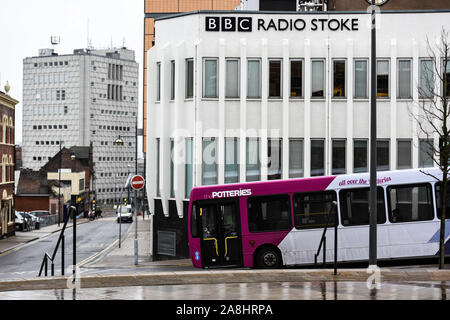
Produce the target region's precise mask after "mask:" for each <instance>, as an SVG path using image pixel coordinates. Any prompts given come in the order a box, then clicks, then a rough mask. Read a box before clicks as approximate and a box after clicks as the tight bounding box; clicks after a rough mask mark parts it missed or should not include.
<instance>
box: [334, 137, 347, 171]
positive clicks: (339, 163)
mask: <svg viewBox="0 0 450 320" xmlns="http://www.w3.org/2000/svg"><path fill="white" fill-rule="evenodd" d="M332 157H333V164H332V174H345V173H346V172H347V171H346V166H345V158H346V157H345V140H333V154H332Z"/></svg>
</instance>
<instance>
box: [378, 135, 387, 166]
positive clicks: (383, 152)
mask: <svg viewBox="0 0 450 320" xmlns="http://www.w3.org/2000/svg"><path fill="white" fill-rule="evenodd" d="M386 170H389V141H377V171H386Z"/></svg>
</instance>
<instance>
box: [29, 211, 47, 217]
mask: <svg viewBox="0 0 450 320" xmlns="http://www.w3.org/2000/svg"><path fill="white" fill-rule="evenodd" d="M28 213H29V214H32V215H33V216H36V217H42V216H49V215H50V212H49V211H45V210H36V211H30V212H28Z"/></svg>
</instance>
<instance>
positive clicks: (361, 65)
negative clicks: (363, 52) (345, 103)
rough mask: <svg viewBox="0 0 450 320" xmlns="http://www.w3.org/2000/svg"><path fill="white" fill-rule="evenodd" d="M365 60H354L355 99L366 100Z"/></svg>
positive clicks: (366, 74)
mask: <svg viewBox="0 0 450 320" xmlns="http://www.w3.org/2000/svg"><path fill="white" fill-rule="evenodd" d="M367 77H368V73H367V60H355V98H357V99H358V98H359V99H366V98H367V97H368V95H367Z"/></svg>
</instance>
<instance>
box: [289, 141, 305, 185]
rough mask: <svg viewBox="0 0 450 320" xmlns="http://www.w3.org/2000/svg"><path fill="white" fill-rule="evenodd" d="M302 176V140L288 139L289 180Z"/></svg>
mask: <svg viewBox="0 0 450 320" xmlns="http://www.w3.org/2000/svg"><path fill="white" fill-rule="evenodd" d="M303 175H304V172H303V140H301V139H289V178H301V177H303Z"/></svg>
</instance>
